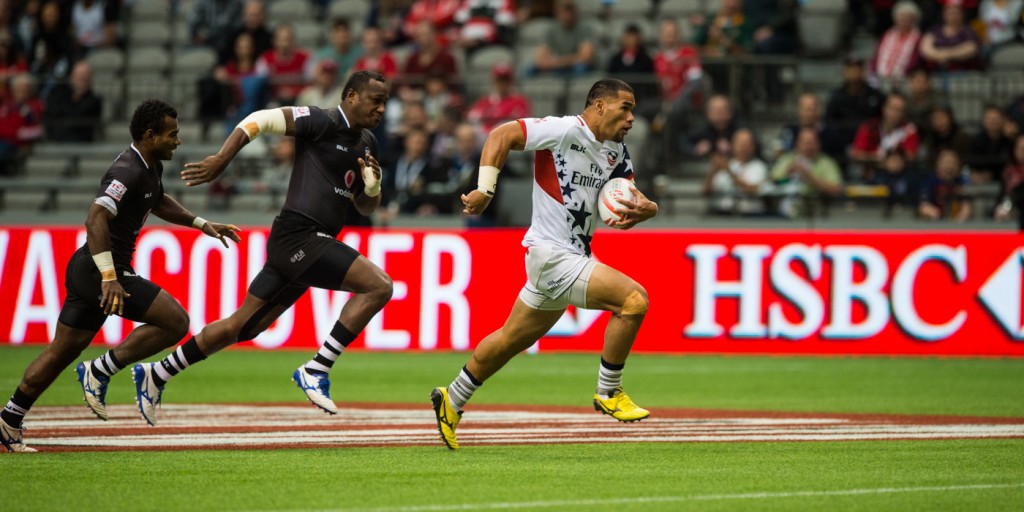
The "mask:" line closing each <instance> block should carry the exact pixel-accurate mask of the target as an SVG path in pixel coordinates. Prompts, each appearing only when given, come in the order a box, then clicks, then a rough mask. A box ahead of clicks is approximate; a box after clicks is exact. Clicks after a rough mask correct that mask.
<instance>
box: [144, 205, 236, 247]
mask: <svg viewBox="0 0 1024 512" xmlns="http://www.w3.org/2000/svg"><path fill="white" fill-rule="evenodd" d="M153 215H156V216H157V217H160V218H161V219H163V220H166V221H167V222H170V223H171V224H177V225H179V226H192V227H194V228H196V229H198V230H200V231H202V232H203V233H205V234H206V235H207V236H212V237H213V238H216V239H218V240H220V243H222V244H224V247H227V246H228V239H231V240H234V241H235V243H236V244H237V243H240V242H241V241H242V239H241V238H240V237H239V236H238V232H239V231H241V230H240V229H238V227H237V226H235V225H234V224H221V223H218V222H209V221H207V220H206V219H204V218H202V217H200V216H198V215H196V214H194V213H192V212H190V211H188V209H187V208H185V207H184V206H182V205H181V203H179V202H178V201H176V200H175V199H174V198H173V197H171V196H169V195H167V194H164V195H163V197H162V198H161V199H160V202H159V203H157V205H156V207H155V208H153Z"/></svg>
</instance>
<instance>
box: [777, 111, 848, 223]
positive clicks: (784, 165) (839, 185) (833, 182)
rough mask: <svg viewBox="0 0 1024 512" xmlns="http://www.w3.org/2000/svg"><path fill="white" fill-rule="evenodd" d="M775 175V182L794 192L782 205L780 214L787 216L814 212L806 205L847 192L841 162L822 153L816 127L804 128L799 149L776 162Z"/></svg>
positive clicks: (801, 131) (800, 134) (797, 144)
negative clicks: (838, 162) (844, 190)
mask: <svg viewBox="0 0 1024 512" xmlns="http://www.w3.org/2000/svg"><path fill="white" fill-rule="evenodd" d="M771 176H772V181H774V182H776V183H778V184H780V185H782V186H784V187H786V188H787V189H789V191H790V196H789V197H786V198H784V199H783V200H782V201H781V202H780V204H779V213H781V214H782V215H783V216H785V217H791V218H792V217H796V216H798V215H800V214H805V215H807V214H811V213H812V212H810V211H807V210H806V209H805V208H804V207H805V206H812V205H813V201H809V200H811V199H819V198H823V197H838V196H839V195H840V194H842V192H843V176H842V173H841V172H840V171H839V165H837V164H836V162H835V160H832V158H831V157H829V156H828V155H825V154H822V152H821V144H820V142H819V141H818V133H817V132H816V131H815V130H814V129H813V128H803V129H801V130H800V133H799V134H798V135H797V139H796V149H795V150H794V151H792V152H790V153H786V154H784V155H782V156H781V157H779V159H778V160H776V161H775V165H774V166H773V167H772V174H771Z"/></svg>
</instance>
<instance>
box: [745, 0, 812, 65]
mask: <svg viewBox="0 0 1024 512" xmlns="http://www.w3.org/2000/svg"><path fill="white" fill-rule="evenodd" d="M799 4H800V2H798V1H797V0H744V1H743V15H744V16H745V17H746V19H747V20H749V24H750V26H751V28H752V29H753V31H754V33H753V43H754V53H759V54H767V55H793V54H795V53H796V49H797V21H796V12H797V9H798V8H799Z"/></svg>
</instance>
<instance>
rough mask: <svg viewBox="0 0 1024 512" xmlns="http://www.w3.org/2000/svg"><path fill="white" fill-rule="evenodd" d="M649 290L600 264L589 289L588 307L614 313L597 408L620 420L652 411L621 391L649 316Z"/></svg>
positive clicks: (603, 354) (606, 340)
mask: <svg viewBox="0 0 1024 512" xmlns="http://www.w3.org/2000/svg"><path fill="white" fill-rule="evenodd" d="M647 306H648V298H647V291H646V290H644V288H643V287H642V286H640V284H638V283H637V282H636V281H634V280H632V279H631V278H629V277H628V276H626V275H625V274H623V273H622V272H619V271H618V270H615V269H614V268H611V267H609V266H607V265H603V264H600V263H598V264H597V265H596V266H595V267H594V272H593V273H592V274H591V276H590V283H589V286H588V287H587V308H590V309H603V310H607V311H611V313H612V316H611V318H610V319H609V320H608V327H607V329H605V333H604V349H603V350H602V352H601V366H600V368H599V369H598V378H597V389H596V391H595V393H594V409H596V410H598V411H600V412H602V413H604V414H608V415H610V416H612V417H613V418H615V419H617V420H619V421H638V420H642V419H644V418H646V417H648V416H650V414H651V413H650V411H648V410H647V409H644V408H642V407H638V406H637V405H636V404H634V403H633V401H632V400H631V399H630V398H629V395H627V394H626V393H625V392H624V391H623V390H622V369H623V368H624V367H625V365H626V358H627V357H628V356H629V351H630V349H632V348H633V341H634V340H635V339H636V334H637V332H638V331H639V330H640V324H641V323H642V322H643V320H644V315H646V314H647Z"/></svg>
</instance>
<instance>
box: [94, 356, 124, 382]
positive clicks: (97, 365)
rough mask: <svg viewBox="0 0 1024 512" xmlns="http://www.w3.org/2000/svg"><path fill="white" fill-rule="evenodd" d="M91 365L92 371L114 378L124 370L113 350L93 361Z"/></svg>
mask: <svg viewBox="0 0 1024 512" xmlns="http://www.w3.org/2000/svg"><path fill="white" fill-rule="evenodd" d="M89 364H91V365H92V371H94V372H96V373H99V374H100V375H106V376H107V377H112V376H113V375H114V374H115V373H117V372H119V371H121V368H122V366H121V361H118V360H117V357H116V356H114V351H113V350H108V351H107V353H106V354H103V355H102V356H99V357H97V358H96V359H93V360H92V361H91V362H90V363H89Z"/></svg>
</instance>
